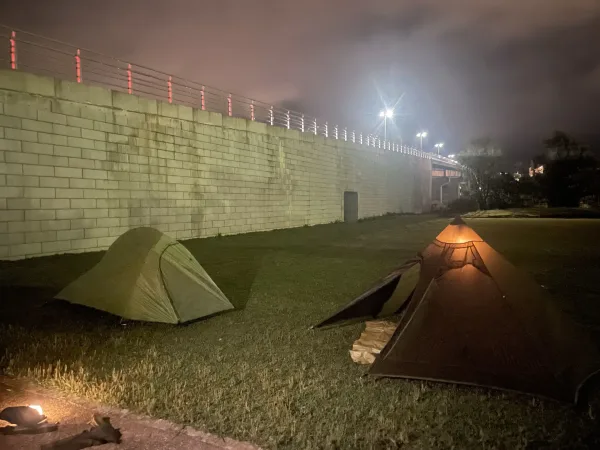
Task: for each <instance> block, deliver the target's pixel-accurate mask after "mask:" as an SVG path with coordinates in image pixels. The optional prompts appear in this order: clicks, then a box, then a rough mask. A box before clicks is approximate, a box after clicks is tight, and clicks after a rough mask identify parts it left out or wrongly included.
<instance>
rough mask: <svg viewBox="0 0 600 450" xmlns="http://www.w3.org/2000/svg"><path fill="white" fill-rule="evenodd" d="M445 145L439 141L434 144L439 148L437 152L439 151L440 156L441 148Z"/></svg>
mask: <svg viewBox="0 0 600 450" xmlns="http://www.w3.org/2000/svg"><path fill="white" fill-rule="evenodd" d="M443 146H444V143H443V142H438V143H437V144H435V145H434V147H435V148H437V152H438V156H440V149H441V148H442V147H443Z"/></svg>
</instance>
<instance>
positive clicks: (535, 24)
mask: <svg viewBox="0 0 600 450" xmlns="http://www.w3.org/2000/svg"><path fill="white" fill-rule="evenodd" d="M0 17H1V19H0V22H2V23H4V24H7V25H12V26H15V27H17V28H23V29H25V30H27V31H32V32H36V33H40V34H44V35H47V36H50V37H53V38H56V39H60V40H64V41H68V42H71V43H73V44H76V45H79V46H81V47H87V48H91V49H94V50H98V51H100V52H103V53H107V54H110V55H114V56H116V57H119V58H122V59H125V60H131V61H135V62H138V63H141V64H145V65H149V66H152V67H155V68H157V69H160V70H163V71H166V72H171V73H173V74H177V75H180V76H184V77H187V78H192V79H194V80H198V81H200V82H202V83H205V84H208V85H212V86H215V87H219V88H223V89H225V90H231V91H233V92H237V93H240V94H244V95H246V96H249V97H252V98H255V99H257V100H262V101H265V102H272V103H275V104H279V105H286V106H287V107H289V108H293V109H296V110H300V111H303V112H306V113H307V114H314V115H317V116H318V117H322V118H324V119H329V120H330V121H331V122H334V121H336V119H337V120H338V121H339V123H340V124H343V123H351V124H359V125H360V126H361V127H362V129H363V130H365V131H371V130H373V129H374V128H375V127H376V126H377V123H378V120H379V119H378V117H377V113H378V112H379V110H380V109H381V108H382V107H383V106H384V103H386V102H387V103H390V104H392V103H395V102H396V101H397V100H398V99H399V98H400V97H401V100H400V103H399V104H398V106H397V111H398V112H399V113H400V115H399V117H396V119H395V121H396V122H397V123H398V124H399V128H400V131H401V133H402V135H403V137H404V140H405V142H406V141H410V140H411V139H414V134H415V133H416V132H417V131H418V130H419V129H426V130H428V131H429V133H430V135H431V139H429V140H428V142H427V144H426V147H429V148H431V147H432V146H433V144H434V143H435V141H437V140H443V141H445V142H446V148H447V149H448V150H449V151H451V152H455V151H457V150H459V149H460V148H461V147H462V146H464V143H465V142H466V141H468V140H470V139H471V138H473V137H478V136H491V137H493V138H496V139H498V140H499V141H500V142H501V143H503V144H504V145H505V147H506V148H507V149H508V151H509V152H510V153H511V154H512V155H513V156H515V157H519V158H520V157H521V156H523V157H525V155H526V154H530V153H532V152H535V151H537V150H539V142H540V141H541V139H542V138H543V137H545V136H546V135H548V134H549V133H551V132H552V130H554V129H557V128H560V129H564V130H566V131H569V132H572V133H573V134H575V135H576V136H578V137H580V138H582V139H585V140H588V141H595V140H596V139H597V137H598V135H600V132H599V131H600V130H599V129H598V127H597V126H596V124H597V123H598V122H599V120H600V2H599V1H598V0H520V1H514V0H486V1H482V0H443V1H442V0H439V1H438V0H419V1H416V0H413V1H402V0H370V1H365V0H303V1H296V2H292V1H286V0H256V1H252V0H246V1H240V0H219V1H215V2H203V1H200V0H196V1H192V0H187V1H184V0H181V1H176V0H170V1H165V0H161V1H157V0H145V1H141V0H126V1H125V0H121V1H114V0H103V1H91V0H90V1H83V0H77V1H74V0H52V1H50V0H44V1H34V0H20V1H18V2H17V1H12V2H9V1H5V2H2V5H1V6H0ZM396 132H398V131H396ZM524 159H525V158H524Z"/></svg>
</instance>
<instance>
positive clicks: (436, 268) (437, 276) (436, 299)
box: [369, 218, 600, 402]
mask: <svg viewBox="0 0 600 450" xmlns="http://www.w3.org/2000/svg"><path fill="white" fill-rule="evenodd" d="M598 371H600V354H599V353H598V350H597V348H596V347H595V345H594V344H593V343H592V342H591V341H590V339H589V338H588V336H587V335H586V334H585V333H583V332H582V331H581V330H579V329H578V328H577V326H576V325H575V324H574V323H573V322H572V321H571V320H570V319H569V318H568V317H567V316H565V315H564V314H563V313H562V312H561V311H560V310H559V309H558V308H557V307H556V306H555V305H554V304H553V303H552V301H551V300H549V299H547V298H546V297H545V295H544V292H543V291H542V289H541V287H540V286H539V285H538V284H537V283H536V282H535V281H534V280H533V279H531V278H530V277H528V276H527V275H526V274H525V273H524V272H522V271H519V270H518V269H516V268H515V267H514V266H512V265H511V264H510V263H509V262H508V261H506V260H505V259H504V258H503V257H502V256H501V255H500V254H499V253H498V252H496V251H495V250H494V249H493V248H492V247H490V246H489V245H488V244H486V243H485V242H484V241H483V239H482V238H481V237H479V236H478V235H477V233H475V232H474V231H473V230H472V229H471V228H470V227H468V226H467V225H466V224H465V223H464V222H463V221H462V220H461V219H460V218H457V219H455V220H454V221H453V222H452V223H451V224H450V225H449V226H448V227H446V228H445V229H444V230H443V231H442V232H441V233H440V234H439V235H438V236H437V238H436V239H435V240H434V241H433V243H431V244H430V245H429V246H428V247H427V248H426V249H425V250H424V251H423V253H422V255H421V273H420V277H419V281H418V282H417V284H416V287H415V290H414V292H413V294H412V297H411V300H410V302H409V303H408V305H407V307H406V311H405V313H404V315H403V316H402V318H401V320H400V323H399V325H398V328H397V329H396V331H395V333H394V335H393V336H392V338H391V339H390V341H389V342H388V344H387V345H386V347H385V348H384V349H383V350H382V351H381V353H380V354H379V355H378V356H377V358H376V359H375V362H374V364H373V365H372V366H371V369H370V371H369V373H370V374H372V375H376V376H385V377H399V378H413V379H422V380H434V381H443V382H452V383H459V384H468V385H474V386H484V387H490V388H497V389H504V390H511V391H519V392H524V393H529V394H535V395H540V396H544V397H548V398H553V399H558V400H564V401H569V402H572V401H577V397H578V394H579V390H580V388H581V386H582V385H583V383H584V382H585V381H586V380H587V379H588V378H589V377H590V376H592V375H593V374H594V373H596V372H598Z"/></svg>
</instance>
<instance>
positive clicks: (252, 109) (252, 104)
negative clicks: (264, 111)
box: [250, 100, 254, 120]
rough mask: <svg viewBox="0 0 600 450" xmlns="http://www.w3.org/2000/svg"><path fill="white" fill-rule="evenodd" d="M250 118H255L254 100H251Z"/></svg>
mask: <svg viewBox="0 0 600 450" xmlns="http://www.w3.org/2000/svg"><path fill="white" fill-rule="evenodd" d="M250 120H254V100H251V101H250Z"/></svg>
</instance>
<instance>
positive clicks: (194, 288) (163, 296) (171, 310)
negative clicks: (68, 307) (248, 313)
mask: <svg viewBox="0 0 600 450" xmlns="http://www.w3.org/2000/svg"><path fill="white" fill-rule="evenodd" d="M56 298H58V299H62V300H66V301H68V302H71V303H77V304H80V305H84V306H89V307H91V308H95V309H99V310H102V311H106V312H109V313H112V314H115V315H117V316H121V317H123V318H125V319H130V320H143V321H149V322H166V323H183V322H187V321H190V320H194V319H199V318H202V317H206V316H210V315H212V314H215V313H218V312H221V311H225V310H229V309H233V305H232V304H231V303H230V302H229V300H228V299H227V297H225V295H224V294H223V292H221V290H220V289H219V288H218V287H217V285H216V284H215V283H214V281H213V280H212V279H211V278H210V277H209V276H208V274H207V273H206V271H205V270H204V269H203V268H202V266H201V265H200V264H199V263H198V261H196V259H195V258H194V257H193V256H192V254H191V253H190V252H189V251H188V250H187V249H186V248H185V247H184V246H183V244H181V243H179V242H177V241H175V240H174V239H172V238H170V237H168V236H167V235H165V234H163V233H161V232H160V231H158V230H156V229H154V228H148V227H141V228H134V229H132V230H129V231H127V232H126V233H124V234H123V235H121V236H120V237H119V238H118V239H117V240H116V241H115V242H114V243H113V244H112V245H111V246H110V248H109V249H108V251H107V252H106V254H105V255H104V257H103V258H102V260H101V261H100V262H99V263H98V264H97V265H96V266H94V267H93V268H92V269H91V270H89V271H88V272H86V273H85V274H83V275H82V276H81V277H79V278H78V279H76V280H75V281H73V282H72V283H71V284H69V285H68V286H67V287H65V288H64V289H63V290H62V291H61V292H60V293H58V295H57V296H56Z"/></svg>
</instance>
